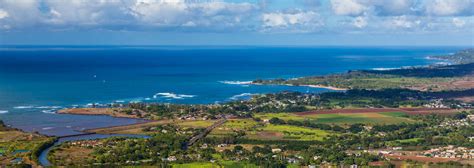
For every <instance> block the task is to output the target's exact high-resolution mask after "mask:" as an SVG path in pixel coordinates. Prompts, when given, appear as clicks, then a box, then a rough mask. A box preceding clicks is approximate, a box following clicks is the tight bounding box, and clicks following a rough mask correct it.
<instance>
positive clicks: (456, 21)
mask: <svg viewBox="0 0 474 168" xmlns="http://www.w3.org/2000/svg"><path fill="white" fill-rule="evenodd" d="M453 24H454V26H456V27H463V26H464V25H465V24H466V21H464V20H462V19H459V18H453Z"/></svg>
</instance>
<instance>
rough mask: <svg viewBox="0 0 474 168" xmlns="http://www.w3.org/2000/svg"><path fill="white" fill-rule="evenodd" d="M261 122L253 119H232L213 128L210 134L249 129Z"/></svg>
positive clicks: (222, 134) (223, 133)
mask: <svg viewBox="0 0 474 168" xmlns="http://www.w3.org/2000/svg"><path fill="white" fill-rule="evenodd" d="M258 124H259V123H258V122H256V121H254V120H253V119H230V120H228V121H227V122H226V123H224V124H223V125H222V126H219V127H217V128H215V129H214V130H212V132H211V133H210V136H224V135H229V134H232V133H234V131H249V130H252V129H254V128H255V127H257V125H258Z"/></svg>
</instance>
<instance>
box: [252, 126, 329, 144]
mask: <svg viewBox="0 0 474 168" xmlns="http://www.w3.org/2000/svg"><path fill="white" fill-rule="evenodd" d="M329 134H331V133H330V132H328V131H323V130H319V129H314V128H305V127H298V126H291V125H273V124H267V125H264V126H262V127H259V128H257V129H255V130H254V131H249V132H247V138H249V139H265V140H301V141H320V140H323V138H324V137H326V136H328V135H329Z"/></svg>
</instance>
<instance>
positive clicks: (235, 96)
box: [229, 93, 256, 100]
mask: <svg viewBox="0 0 474 168" xmlns="http://www.w3.org/2000/svg"><path fill="white" fill-rule="evenodd" d="M253 95H256V94H254V93H242V94H238V95H234V96H232V97H230V98H229V99H230V100H238V99H241V98H243V97H249V96H253Z"/></svg>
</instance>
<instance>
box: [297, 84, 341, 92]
mask: <svg viewBox="0 0 474 168" xmlns="http://www.w3.org/2000/svg"><path fill="white" fill-rule="evenodd" d="M289 86H304V87H310V88H322V89H329V90H333V91H347V90H349V89H346V88H338V87H332V86H323V85H291V84H290V85H289Z"/></svg>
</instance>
